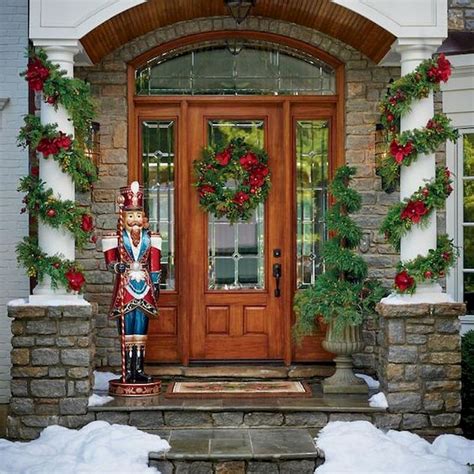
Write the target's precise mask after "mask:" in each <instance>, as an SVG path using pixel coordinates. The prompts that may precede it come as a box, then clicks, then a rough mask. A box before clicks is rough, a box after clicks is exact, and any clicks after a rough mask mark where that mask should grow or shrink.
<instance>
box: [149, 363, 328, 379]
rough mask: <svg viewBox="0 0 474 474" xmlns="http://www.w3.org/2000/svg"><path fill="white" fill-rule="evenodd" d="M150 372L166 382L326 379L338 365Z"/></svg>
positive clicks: (167, 367) (201, 367) (162, 368)
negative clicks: (192, 379) (201, 379)
mask: <svg viewBox="0 0 474 474" xmlns="http://www.w3.org/2000/svg"><path fill="white" fill-rule="evenodd" d="M146 372H147V373H148V374H150V375H153V376H155V377H158V378H161V379H163V380H169V379H173V380H180V379H181V378H183V379H186V378H196V379H200V378H206V379H208V380H212V379H216V380H219V379H242V380H244V379H265V380H267V379H306V380H309V379H316V380H318V379H322V378H324V377H329V376H331V375H332V374H333V373H334V364H330V363H329V364H311V365H290V366H283V365H237V364H236V365H232V364H230V365H199V366H182V365H153V364H148V365H147V367H146Z"/></svg>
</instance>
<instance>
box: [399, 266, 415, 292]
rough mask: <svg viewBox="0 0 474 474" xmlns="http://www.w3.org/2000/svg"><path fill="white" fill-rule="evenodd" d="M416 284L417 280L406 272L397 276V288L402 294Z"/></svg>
mask: <svg viewBox="0 0 474 474" xmlns="http://www.w3.org/2000/svg"><path fill="white" fill-rule="evenodd" d="M414 284H415V279H414V278H413V277H412V276H410V275H409V274H408V272H407V271H406V270H403V271H401V272H399V273H397V275H396V276H395V287H396V288H397V290H398V291H400V292H401V293H404V292H405V291H407V290H409V289H410V288H412V287H413V285H414Z"/></svg>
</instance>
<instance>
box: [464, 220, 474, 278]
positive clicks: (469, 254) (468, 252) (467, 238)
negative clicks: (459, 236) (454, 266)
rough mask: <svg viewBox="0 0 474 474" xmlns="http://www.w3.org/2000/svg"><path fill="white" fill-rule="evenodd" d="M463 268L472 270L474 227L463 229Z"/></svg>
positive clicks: (473, 266)
mask: <svg viewBox="0 0 474 474" xmlns="http://www.w3.org/2000/svg"><path fill="white" fill-rule="evenodd" d="M463 250H464V268H472V269H474V227H464V247H463Z"/></svg>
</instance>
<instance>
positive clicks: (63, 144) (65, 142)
mask: <svg viewBox="0 0 474 474" xmlns="http://www.w3.org/2000/svg"><path fill="white" fill-rule="evenodd" d="M53 143H54V144H55V145H56V146H57V147H58V148H62V149H63V150H68V149H69V148H70V147H71V145H72V140H71V138H70V137H69V135H66V134H65V133H63V132H59V135H58V136H57V137H55V138H53Z"/></svg>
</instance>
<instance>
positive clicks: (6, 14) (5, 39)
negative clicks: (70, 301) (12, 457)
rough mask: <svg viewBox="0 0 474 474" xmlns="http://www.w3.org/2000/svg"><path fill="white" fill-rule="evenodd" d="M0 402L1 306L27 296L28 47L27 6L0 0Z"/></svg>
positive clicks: (6, 372)
mask: <svg viewBox="0 0 474 474" xmlns="http://www.w3.org/2000/svg"><path fill="white" fill-rule="evenodd" d="M0 11H1V12H2V13H1V14H0V31H1V36H0V64H1V65H2V67H1V68H0V98H1V99H4V98H9V101H8V103H7V104H6V106H5V108H4V109H3V110H1V111H0V206H1V215H2V219H1V220H0V282H1V285H0V403H6V402H8V400H9V398H10V386H9V380H10V348H11V346H10V339H11V332H10V320H9V318H8V317H7V307H6V305H7V302H8V301H9V300H11V299H14V298H18V297H20V296H22V297H24V296H25V295H27V294H28V292H29V283H28V279H27V277H26V275H25V273H24V271H23V270H17V263H16V256H15V246H16V244H17V243H18V241H19V240H20V239H21V238H22V237H23V236H24V235H26V234H27V233H28V219H27V215H26V214H24V215H22V216H20V215H19V214H20V208H21V207H22V203H21V197H20V195H19V194H18V193H17V191H16V188H17V185H18V180H19V178H20V177H21V176H23V175H25V174H26V173H27V170H28V155H27V153H26V151H24V150H20V149H19V148H17V146H16V136H17V133H18V129H19V128H20V127H21V124H22V121H23V116H24V115H25V114H26V113H28V88H27V85H26V82H25V81H23V80H21V79H20V78H19V76H18V74H19V73H20V72H21V71H22V70H24V69H25V66H26V58H25V50H26V48H27V46H28V1H27V0H0Z"/></svg>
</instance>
